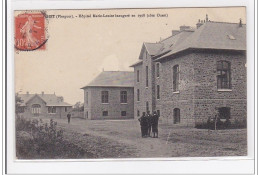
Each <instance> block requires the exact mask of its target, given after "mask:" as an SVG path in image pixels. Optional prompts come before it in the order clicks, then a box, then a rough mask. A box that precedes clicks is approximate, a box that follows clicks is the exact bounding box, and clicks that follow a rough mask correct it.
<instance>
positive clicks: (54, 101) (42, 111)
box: [16, 92, 72, 118]
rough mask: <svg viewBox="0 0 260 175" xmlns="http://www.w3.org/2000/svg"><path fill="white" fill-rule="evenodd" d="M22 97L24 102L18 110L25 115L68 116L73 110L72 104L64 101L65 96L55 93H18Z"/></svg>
mask: <svg viewBox="0 0 260 175" xmlns="http://www.w3.org/2000/svg"><path fill="white" fill-rule="evenodd" d="M16 95H17V96H18V97H20V98H21V100H22V103H21V104H20V105H19V108H18V111H19V114H20V115H23V116H25V117H27V116H28V117H32V116H36V117H38V116H48V117H60V118H61V117H66V115H67V113H68V112H69V111H71V110H72V105H70V104H68V103H66V102H64V99H63V97H61V96H56V95H55V94H44V92H42V93H41V94H30V93H29V92H27V93H26V94H16Z"/></svg>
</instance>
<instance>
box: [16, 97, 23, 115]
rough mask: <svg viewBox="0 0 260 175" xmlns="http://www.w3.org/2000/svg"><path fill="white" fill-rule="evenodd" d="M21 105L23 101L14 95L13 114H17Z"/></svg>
mask: <svg viewBox="0 0 260 175" xmlns="http://www.w3.org/2000/svg"><path fill="white" fill-rule="evenodd" d="M22 103H23V100H22V99H21V97H19V96H18V94H16V95H15V114H18V113H19V112H20V106H21V104H22Z"/></svg>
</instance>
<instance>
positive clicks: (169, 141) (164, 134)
mask: <svg viewBox="0 0 260 175" xmlns="http://www.w3.org/2000/svg"><path fill="white" fill-rule="evenodd" d="M42 120H43V121H44V122H49V120H50V119H46V118H42ZM54 121H57V128H60V129H63V130H64V132H63V135H64V140H65V141H66V142H68V143H73V144H74V145H75V146H76V147H77V148H80V149H82V150H85V151H87V153H88V154H84V155H82V156H78V157H79V158H154V157H210V156H245V155H247V134H246V129H230V130H217V131H214V130H206V129H196V128H185V127H180V126H173V125H166V124H159V138H141V133H140V125H139V122H138V121H136V120H84V119H79V118H72V119H71V123H70V124H68V123H67V120H66V119H59V118H55V119H54ZM39 158H42V157H39ZM57 158H68V157H63V156H62V155H60V156H58V157H57Z"/></svg>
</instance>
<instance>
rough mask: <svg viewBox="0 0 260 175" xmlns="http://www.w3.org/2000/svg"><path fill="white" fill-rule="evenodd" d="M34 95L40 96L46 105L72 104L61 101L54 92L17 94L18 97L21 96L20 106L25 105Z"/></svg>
mask: <svg viewBox="0 0 260 175" xmlns="http://www.w3.org/2000/svg"><path fill="white" fill-rule="evenodd" d="M36 96H38V97H40V98H41V99H42V100H43V101H44V102H45V103H46V106H72V105H70V104H69V103H66V102H63V101H61V100H60V99H59V96H56V95H55V94H18V97H21V99H22V100H23V102H22V104H21V106H26V103H27V102H28V101H29V100H31V99H33V98H34V97H36Z"/></svg>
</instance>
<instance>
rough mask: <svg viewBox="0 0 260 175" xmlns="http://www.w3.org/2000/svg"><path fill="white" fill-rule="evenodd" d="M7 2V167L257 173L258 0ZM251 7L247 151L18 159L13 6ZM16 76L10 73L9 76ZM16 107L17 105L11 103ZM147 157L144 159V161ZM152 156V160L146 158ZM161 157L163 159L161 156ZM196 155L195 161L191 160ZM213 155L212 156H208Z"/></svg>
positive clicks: (73, 171)
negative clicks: (232, 154) (240, 154)
mask: <svg viewBox="0 0 260 175" xmlns="http://www.w3.org/2000/svg"><path fill="white" fill-rule="evenodd" d="M7 5H8V7H7V13H8V14H7V21H8V23H7V27H8V30H7V35H8V39H7V44H8V46H7V47H8V50H7V54H8V58H7V75H8V82H7V89H8V91H7V92H8V94H7V96H8V99H7V100H8V101H7V105H8V111H7V112H8V113H7V116H9V117H8V118H7V126H8V127H7V133H8V137H7V139H8V141H7V148H8V149H7V151H8V159H7V167H8V168H7V170H8V174H36V173H37V174H48V173H52V174H53V173H59V174H67V173H68V174H81V173H84V174H86V173H91V174H94V173H97V174H109V173H112V174H115V173H120V174H121V173H127V174H129V173H139V174H149V173H156V174H157V173H178V174H180V173H181V174H198V173H199V174H202V173H203V174H204V173H206V174H209V173H214V174H223V173H225V174H253V173H254V136H253V134H254V120H253V116H254V110H255V109H254V100H253V99H254V95H255V94H254V91H253V87H254V76H253V75H254V59H253V58H254V47H253V43H254V31H253V30H254V20H253V19H254V1H253V0H225V1H220V0H175V1H170V0H163V1H162V0H160V1H159V0H149V1H145V0H138V1H137V0H131V1H129V0H126V1H119V0H106V1H81V0H78V1H73V2H72V1H24V0H17V1H12V2H8V4H7ZM212 6H246V7H247V60H248V62H247V68H248V69H247V71H248V72H247V77H248V82H247V89H248V94H247V97H248V100H247V101H248V104H247V106H248V110H247V116H248V156H246V157H208V158H200V157H196V158H168V159H162V158H157V159H152V158H151V159H117V160H114V161H112V159H106V160H105V161H104V160H102V159H98V160H84V161H83V160H65V161H64V160H55V161H53V160H51V161H50V160H48V161H42V160H41V161H15V159H14V158H15V152H14V149H12V148H14V137H13V136H14V117H12V116H14V81H13V80H14V59H13V57H14V49H13V31H14V29H13V21H14V20H13V10H28V8H29V9H30V10H32V9H102V8H160V7H163V8H166V7H212ZM11 77H12V78H11ZM12 107H13V108H12ZM144 160H146V161H144ZM148 160H149V161H148ZM159 160H163V161H159ZM191 160H192V161H191ZM208 160H210V161H208Z"/></svg>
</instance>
